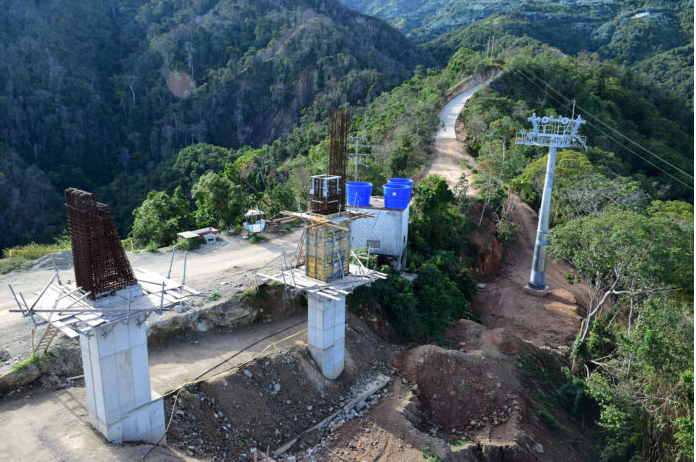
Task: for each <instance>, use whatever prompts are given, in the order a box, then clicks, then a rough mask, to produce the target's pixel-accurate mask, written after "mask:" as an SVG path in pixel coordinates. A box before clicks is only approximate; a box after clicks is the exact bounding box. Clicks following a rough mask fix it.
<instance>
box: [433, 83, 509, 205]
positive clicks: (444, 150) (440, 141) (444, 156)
mask: <svg viewBox="0 0 696 462" xmlns="http://www.w3.org/2000/svg"><path fill="white" fill-rule="evenodd" d="M499 75H500V74H496V75H495V76H493V77H491V78H489V79H488V80H485V81H483V82H481V83H479V84H478V85H476V86H474V87H472V88H470V89H468V90H466V91H464V92H463V93H460V94H459V95H457V96H455V97H454V98H452V99H451V100H450V101H449V102H448V103H447V104H446V105H445V107H443V108H442V110H441V111H440V113H439V114H438V115H437V116H438V117H439V118H440V129H439V130H438V131H437V133H436V134H435V144H434V150H433V157H432V160H431V163H430V169H429V170H428V175H439V176H441V177H443V178H444V179H445V180H447V184H448V185H449V186H450V187H451V188H453V187H454V186H455V185H456V184H457V182H458V181H459V178H460V177H461V175H462V173H464V174H465V175H466V179H467V181H468V182H469V193H470V194H472V195H473V194H475V193H476V192H477V191H476V190H475V189H474V188H472V187H471V185H472V184H473V174H472V173H471V170H469V169H462V165H461V164H462V161H464V162H466V163H468V164H469V165H471V166H474V167H475V166H476V159H474V158H473V157H471V156H470V155H469V154H467V153H465V152H464V150H463V149H462V142H461V141H460V140H459V139H458V138H457V133H456V130H455V126H456V123H457V118H458V117H459V113H460V112H462V109H463V108H464V105H465V104H466V102H467V101H468V100H469V99H470V98H471V97H472V96H474V93H476V92H477V91H478V90H480V89H481V88H483V87H485V86H486V85H488V84H489V83H491V82H492V81H493V79H495V78H496V77H498V76H499Z"/></svg>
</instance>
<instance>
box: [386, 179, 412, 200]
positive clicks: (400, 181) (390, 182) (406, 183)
mask: <svg viewBox="0 0 696 462" xmlns="http://www.w3.org/2000/svg"><path fill="white" fill-rule="evenodd" d="M387 185H389V186H398V185H403V186H406V187H408V198H409V199H411V192H412V190H413V180H412V179H410V178H389V180H388V181H387Z"/></svg>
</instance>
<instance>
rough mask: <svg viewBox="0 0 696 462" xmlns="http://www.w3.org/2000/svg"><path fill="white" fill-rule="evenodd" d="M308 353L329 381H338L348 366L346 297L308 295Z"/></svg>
mask: <svg viewBox="0 0 696 462" xmlns="http://www.w3.org/2000/svg"><path fill="white" fill-rule="evenodd" d="M307 305H308V314H307V316H308V320H307V325H308V327H307V337H308V342H309V351H310V353H311V354H312V357H313V358H314V360H315V361H316V362H317V364H318V365H319V368H320V369H321V372H322V374H324V376H325V377H326V378H329V379H335V378H337V377H338V376H339V375H341V372H343V366H344V363H345V343H346V297H345V296H340V300H331V299H328V298H326V297H323V296H321V295H315V294H312V293H308V294H307Z"/></svg>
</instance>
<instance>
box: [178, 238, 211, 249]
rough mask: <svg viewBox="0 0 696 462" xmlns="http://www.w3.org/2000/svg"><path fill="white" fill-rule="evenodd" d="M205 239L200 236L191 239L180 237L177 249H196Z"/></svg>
mask: <svg viewBox="0 0 696 462" xmlns="http://www.w3.org/2000/svg"><path fill="white" fill-rule="evenodd" d="M203 242H204V239H203V238H202V237H200V236H198V237H192V238H189V239H179V241H178V242H177V243H176V246H175V247H176V249H177V250H196V249H197V248H199V247H200V246H201V245H203Z"/></svg>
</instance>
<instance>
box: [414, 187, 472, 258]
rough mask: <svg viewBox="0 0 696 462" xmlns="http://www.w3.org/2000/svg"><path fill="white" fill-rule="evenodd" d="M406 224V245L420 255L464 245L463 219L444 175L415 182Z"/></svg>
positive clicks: (458, 250) (455, 248)
mask: <svg viewBox="0 0 696 462" xmlns="http://www.w3.org/2000/svg"><path fill="white" fill-rule="evenodd" d="M410 228H411V229H410V236H409V246H410V247H411V248H412V249H413V250H414V251H416V252H417V253H419V254H420V255H423V256H428V255H431V254H432V253H433V252H434V251H435V250H436V249H448V250H452V251H454V252H455V253H458V252H460V251H461V249H462V248H463V247H464V244H465V243H466V238H465V236H464V234H465V233H464V231H465V230H466V228H467V220H466V217H465V216H464V215H463V214H462V213H461V211H460V209H459V208H458V206H457V201H456V200H455V196H454V194H453V192H452V190H450V188H449V186H448V185H447V181H445V179H444V178H442V177H439V176H436V175H431V176H429V177H428V178H425V179H424V180H422V181H421V182H419V183H418V185H417V186H415V188H414V191H413V214H412V217H411V223H410Z"/></svg>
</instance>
